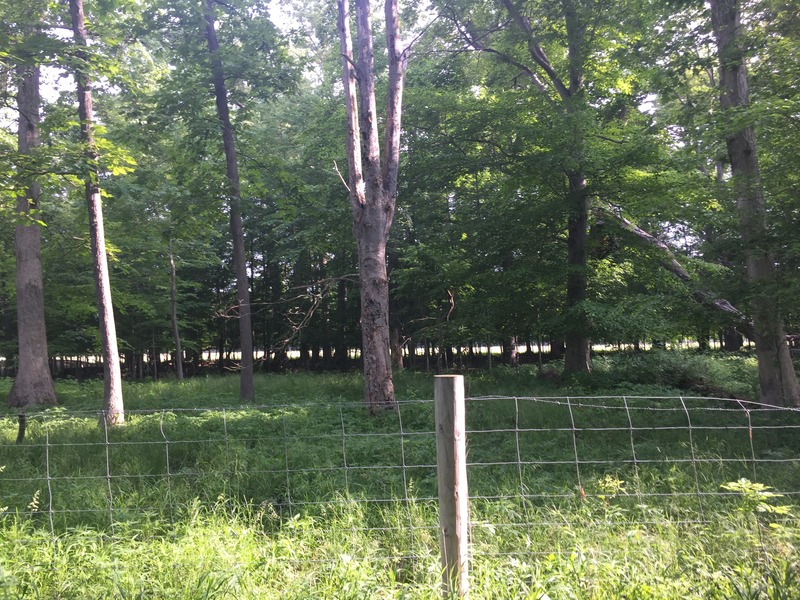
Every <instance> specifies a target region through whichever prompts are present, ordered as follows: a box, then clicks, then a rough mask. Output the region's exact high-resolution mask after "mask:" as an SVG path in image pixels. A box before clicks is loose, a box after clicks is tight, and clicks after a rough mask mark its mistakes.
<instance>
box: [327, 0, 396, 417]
mask: <svg viewBox="0 0 800 600" xmlns="http://www.w3.org/2000/svg"><path fill="white" fill-rule="evenodd" d="M337 1H338V8H339V23H338V26H339V37H340V41H341V50H342V65H343V71H344V89H345V105H346V112H347V139H346V142H347V155H348V163H349V177H348V181H349V192H350V203H351V206H352V210H353V234H354V235H355V238H356V241H357V245H358V267H359V282H360V287H361V339H362V357H363V362H364V401H365V403H366V404H367V406H369V408H370V411H371V412H373V413H374V412H377V411H378V410H380V409H383V408H394V407H395V406H396V402H395V397H394V382H393V379H392V365H391V356H390V350H389V348H390V336H389V278H388V273H387V268H386V240H387V238H388V235H389V230H390V228H391V225H392V221H393V219H394V213H395V201H396V196H397V172H398V166H399V154H400V117H401V112H402V98H403V77H404V73H405V68H406V61H407V57H406V52H405V51H400V49H399V39H398V38H399V25H398V13H397V0H386V3H385V5H384V9H385V10H384V14H385V19H386V46H387V50H388V59H389V82H388V93H387V108H386V131H385V144H384V148H383V152H384V157H383V161H381V148H380V142H379V139H378V138H379V135H378V117H377V109H376V103H375V69H374V63H373V55H374V51H373V43H372V29H371V24H370V6H369V0H356V27H357V39H358V59H357V61H356V60H354V57H353V43H352V39H351V36H350V10H349V3H348V1H347V0H337ZM359 95H360V101H359V98H358V96H359ZM362 144H363V146H362Z"/></svg>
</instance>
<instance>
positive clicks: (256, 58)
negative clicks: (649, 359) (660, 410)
mask: <svg viewBox="0 0 800 600" xmlns="http://www.w3.org/2000/svg"><path fill="white" fill-rule="evenodd" d="M0 16H2V19H0V31H1V32H2V33H1V34H0V85H2V87H1V88H0V95H1V97H2V107H0V123H1V124H2V127H0V213H2V219H0V228H2V235H1V236H0V356H2V359H0V368H2V374H3V375H7V376H16V379H15V384H14V387H13V388H12V389H11V391H10V394H9V404H10V405H12V406H22V407H24V406H26V405H30V404H35V403H45V404H47V403H53V402H55V393H54V392H52V389H53V385H52V382H51V381H50V377H51V375H50V373H51V372H52V373H54V374H56V375H58V376H66V377H74V378H78V379H83V378H88V377H94V376H98V375H104V380H105V383H106V385H105V391H104V393H105V400H106V402H105V407H106V410H107V411H109V413H108V417H107V418H109V419H110V421H111V422H113V421H114V419H115V417H114V416H113V413H114V411H115V410H119V409H121V402H122V398H121V388H120V387H119V381H120V379H121V378H128V379H141V378H146V377H151V378H158V377H163V376H169V377H177V378H183V377H184V376H191V375H195V374H209V373H214V372H220V373H227V372H241V387H240V396H241V398H242V399H252V398H253V389H252V386H253V383H252V381H253V372H254V371H256V372H258V371H264V372H267V371H286V370H298V369H303V370H325V371H331V370H337V369H342V370H348V369H354V368H359V367H360V366H361V365H363V368H364V372H365V380H366V388H365V398H366V400H367V402H368V403H370V405H371V406H372V407H375V406H381V405H391V404H392V403H393V402H394V397H393V388H392V382H391V377H392V369H394V370H398V369H403V368H411V369H414V368H417V369H422V368H427V369H437V370H443V369H451V368H456V367H458V368H466V367H470V368H472V367H476V368H477V367H486V366H491V365H492V363H493V362H496V363H501V362H502V363H505V364H509V365H512V366H513V365H515V364H518V363H519V362H520V361H530V362H538V363H539V364H541V363H542V362H545V361H546V362H548V363H550V364H552V365H556V367H555V369H556V370H557V371H558V372H559V373H560V372H562V371H563V372H565V373H566V374H570V373H582V372H588V371H591V369H592V360H593V352H594V350H593V348H596V347H598V345H604V346H606V347H614V348H620V349H621V348H625V349H629V350H631V351H636V350H640V349H642V348H645V347H650V346H651V345H652V346H659V345H663V344H665V343H668V342H677V341H681V342H686V343H690V344H691V345H693V346H696V347H697V348H698V349H699V350H700V351H703V350H705V349H708V348H710V347H712V346H714V347H719V346H722V347H723V348H724V349H725V350H727V351H740V350H743V349H745V350H747V351H748V352H752V353H753V354H754V355H755V356H756V357H757V359H758V371H759V374H758V376H759V386H760V393H759V396H760V398H759V399H760V400H761V401H763V402H766V403H769V404H773V405H784V406H792V405H798V404H800V388H799V387H798V384H797V378H796V374H795V369H794V366H793V361H792V355H791V351H792V348H791V346H792V345H794V346H797V341H798V337H797V334H798V333H800V304H799V303H798V298H800V277H798V273H800V248H799V247H798V243H799V242H798V236H797V231H798V230H800V162H798V161H800V153H798V152H797V148H798V147H800V7H799V6H798V5H797V4H795V3H791V2H782V1H780V0H742V1H738V0H710V1H709V2H696V1H693V0H683V1H665V0H622V1H620V2H607V1H603V0H553V1H551V0H431V1H430V2H419V1H413V2H407V3H401V5H400V6H399V7H398V5H397V2H396V1H393V0H387V2H386V5H385V7H378V6H376V7H370V3H369V2H367V1H365V0H357V1H356V2H355V3H354V8H352V9H351V7H350V6H349V5H348V3H347V2H346V1H344V0H340V1H339V2H338V5H337V4H334V3H331V2H326V1H324V0H307V1H304V2H281V3H277V2H276V3H273V4H272V5H270V4H268V3H267V2H265V1H263V0H225V1H222V0H205V1H204V2H201V1H198V0H170V1H169V2H166V1H164V0H87V1H86V3H85V5H84V3H83V0H70V1H69V2H56V3H50V2H43V1H40V0H19V1H17V2H5V3H3V4H2V6H0ZM87 206H88V210H87ZM491 348H499V349H501V351H498V352H496V353H495V354H493V353H492V352H491V351H487V349H491ZM115 402H118V403H119V407H118V408H114V406H115Z"/></svg>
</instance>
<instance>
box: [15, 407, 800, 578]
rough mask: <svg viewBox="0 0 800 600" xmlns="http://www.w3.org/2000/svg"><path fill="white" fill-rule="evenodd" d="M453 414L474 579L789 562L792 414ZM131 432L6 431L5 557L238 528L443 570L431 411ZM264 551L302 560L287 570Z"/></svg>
mask: <svg viewBox="0 0 800 600" xmlns="http://www.w3.org/2000/svg"><path fill="white" fill-rule="evenodd" d="M466 414H467V461H468V477H469V490H470V491H469V498H470V513H471V517H470V519H471V520H470V524H471V529H470V553H471V556H472V560H473V561H474V562H476V563H478V565H480V563H481V561H485V562H486V564H498V561H499V562H500V563H505V564H510V565H513V566H515V568H516V569H517V571H518V572H523V571H524V569H523V568H522V567H520V566H519V565H539V566H537V567H536V568H537V569H539V570H540V571H541V569H542V568H544V567H541V565H545V566H546V565H547V564H551V563H554V562H557V561H559V560H562V559H563V560H569V561H572V563H574V562H575V561H576V560H578V561H580V560H582V559H581V557H582V556H585V555H589V554H591V553H595V555H597V556H601V557H605V558H604V559H603V560H606V559H607V560H613V559H614V558H615V557H619V556H625V557H630V556H636V555H637V553H638V554H639V555H641V552H642V550H641V548H642V547H643V546H648V547H650V548H652V547H655V546H657V545H658V544H659V543H660V540H663V539H664V538H674V539H678V540H681V539H682V540H683V542H682V543H685V544H694V543H703V544H705V545H706V546H708V547H709V548H711V549H712V550H713V549H714V546H715V544H717V542H718V541H719V539H721V538H719V539H717V540H716V541H715V536H722V537H724V536H726V535H728V536H729V537H730V539H727V538H726V539H727V541H726V542H725V544H724V546H725V550H724V552H722V550H720V551H721V552H722V554H721V556H724V557H727V558H720V559H719V560H731V561H735V560H746V559H747V558H746V557H747V556H748V555H751V556H756V555H757V557H760V558H758V560H767V561H769V560H771V557H775V556H778V555H780V554H781V553H782V552H784V553H785V552H788V550H786V548H794V547H795V546H794V545H796V542H797V536H798V533H797V532H798V529H799V528H800V524H798V514H800V511H798V508H797V505H798V504H800V411H798V410H795V409H786V408H776V407H767V406H761V405H757V404H753V403H748V402H744V401H739V400H726V399H708V398H681V397H663V398H655V397H626V396H613V397H560V398H542V397H500V396H498V397H473V398H468V399H467V409H466ZM126 416H127V424H126V425H125V426H124V427H120V428H116V429H106V428H104V427H103V426H102V420H100V422H101V425H100V426H98V414H96V413H80V412H71V411H66V410H61V409H56V410H48V411H46V412H40V413H37V414H31V415H29V416H28V424H27V432H26V436H25V439H24V441H23V443H21V444H15V443H13V441H14V439H15V438H16V435H17V422H16V420H15V419H13V418H12V417H7V418H6V419H4V420H3V422H2V428H1V429H0V431H2V440H3V443H2V446H0V466H5V470H4V471H3V472H2V473H0V482H2V483H1V484H0V485H2V487H0V505H2V506H7V508H6V510H5V513H4V515H5V516H4V517H3V521H2V526H1V527H0V529H3V530H4V531H6V535H7V531H8V530H9V529H11V528H20V527H21V528H23V529H25V528H27V529H26V531H28V534H27V535H22V536H17V537H15V538H14V540H15V544H18V545H19V546H18V547H19V548H20V549H21V548H22V547H23V546H24V545H25V544H31V545H35V546H36V547H37V552H38V554H37V555H36V556H37V558H36V559H35V560H38V561H39V562H38V563H37V562H34V563H33V564H31V568H32V569H44V570H49V571H51V572H52V578H53V579H54V580H63V579H66V578H68V577H69V576H70V573H69V570H70V566H69V564H68V563H66V562H64V561H62V560H59V554H60V553H62V552H65V551H66V549H65V544H66V543H67V542H66V540H68V539H71V538H70V535H71V534H74V533H75V532H76V531H80V532H84V534H85V535H94V536H96V537H97V539H99V540H101V541H102V544H103V545H104V547H106V548H107V549H108V551H109V552H110V553H111V555H112V556H113V552H114V547H115V545H117V544H124V543H128V542H129V541H130V540H131V538H132V537H133V538H136V539H140V540H142V539H147V540H165V541H167V542H169V541H170V540H175V539H177V538H178V537H180V536H184V535H186V533H187V531H190V530H191V528H192V527H193V524H196V523H198V522H199V521H198V520H201V519H204V518H206V519H207V518H210V516H209V515H211V516H213V518H214V519H217V520H218V521H220V522H223V523H225V522H227V523H229V524H233V523H236V522H237V521H240V520H242V519H245V520H247V521H248V522H249V523H251V524H253V525H254V526H255V527H256V528H257V529H258V530H259V532H260V534H261V535H262V536H263V537H262V538H261V539H262V540H263V542H264V544H265V545H269V544H270V543H273V542H274V544H273V547H272V549H271V550H270V552H271V554H270V555H269V560H270V561H272V562H270V564H273V565H274V564H277V563H283V564H284V566H286V565H288V568H297V565H299V564H304V565H307V564H310V563H317V564H331V563H340V562H341V561H342V560H344V559H343V557H345V558H346V560H352V561H371V562H373V563H374V562H379V563H383V564H385V565H386V566H387V568H388V569H391V570H392V571H393V572H396V573H400V574H401V575H398V576H399V577H407V578H412V577H414V573H415V572H418V571H425V572H434V571H436V570H437V569H438V568H439V566H438V565H439V563H438V535H439V531H438V528H439V524H438V517H437V506H436V505H437V472H436V431H435V428H434V404H433V401H432V400H414V401H401V402H400V403H399V405H398V409H397V410H396V411H394V412H387V413H385V414H381V415H378V416H376V417H371V416H369V415H368V413H367V411H366V410H365V409H364V407H363V406H362V405H361V404H360V403H348V402H317V403H302V404H287V405H264V406H246V407H242V408H237V409H231V408H221V409H216V410H209V409H198V410H185V409H182V410H179V409H164V410H159V411H146V412H137V411H128V412H127V415H126ZM764 486H769V488H766V487H764ZM720 523H726V524H727V525H724V526H722V527H721V528H720V529H714V528H715V527H718V526H719V525H720ZM738 523H744V524H745V525H747V527H745V528H738V525H737V524H738ZM764 531H769V532H771V533H769V535H772V536H773V537H772V538H770V539H767V538H766V537H765V536H764V535H763V534H764ZM708 532H716V533H708ZM772 532H778V533H772ZM230 535H231V536H235V535H237V534H236V530H235V529H234V528H230ZM704 535H705V536H706V538H703V536H704ZM701 538H703V539H701ZM277 539H280V540H289V542H286V543H290V542H291V540H292V539H302V540H303V543H302V544H299V545H298V546H295V547H293V548H290V549H288V550H286V551H282V550H281V548H278V547H277V542H275V540H277ZM331 539H335V540H336V541H337V543H336V544H335V545H333V546H331V545H329V544H328V542H329V541H330V540H331ZM754 540H755V541H754ZM281 543H284V542H281ZM43 547H44V548H46V550H47V551H46V552H43V551H42V548H43ZM632 547H633V548H639V549H638V550H636V549H634V550H633V551H632V550H631V548H632ZM19 551H22V550H19ZM671 551H672V550H668V549H665V550H664V552H671ZM576 557H577V558H576ZM737 557H738V558H737ZM264 560H267V559H264ZM492 561H494V562H492ZM572 563H571V564H572ZM292 565H294V567H292ZM1 568H2V563H1V562H0V569H1ZM478 570H480V569H478ZM545 570H546V569H545ZM537 572H539V571H537ZM403 573H404V575H402V574H403Z"/></svg>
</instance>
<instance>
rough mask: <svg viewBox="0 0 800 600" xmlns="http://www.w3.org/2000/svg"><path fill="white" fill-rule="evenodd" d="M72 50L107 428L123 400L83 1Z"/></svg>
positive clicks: (78, 3) (120, 417)
mask: <svg viewBox="0 0 800 600" xmlns="http://www.w3.org/2000/svg"><path fill="white" fill-rule="evenodd" d="M69 11H70V16H71V19H72V32H73V37H74V40H75V44H76V46H77V48H76V50H75V57H74V60H75V69H74V70H75V80H76V82H77V87H78V116H79V118H80V128H81V140H82V141H83V144H84V146H85V157H84V164H83V173H82V174H83V177H84V178H85V182H86V183H85V185H86V203H87V205H88V209H89V234H90V239H91V250H92V262H93V265H94V280H95V290H96V293H97V312H98V317H99V323H100V344H101V349H102V354H103V417H102V418H103V420H104V421H105V423H106V424H107V425H122V424H124V423H125V408H124V404H123V398H122V375H121V372H120V364H119V350H118V348H117V329H116V324H115V322H114V306H113V303H112V299H111V282H110V279H109V274H108V256H107V254H106V240H105V227H104V224H103V203H102V197H101V194H100V172H99V165H98V160H99V154H98V150H97V144H96V141H95V135H94V110H93V107H92V82H91V78H90V77H89V73H88V71H89V53H88V41H87V35H86V23H85V19H84V13H83V0H69Z"/></svg>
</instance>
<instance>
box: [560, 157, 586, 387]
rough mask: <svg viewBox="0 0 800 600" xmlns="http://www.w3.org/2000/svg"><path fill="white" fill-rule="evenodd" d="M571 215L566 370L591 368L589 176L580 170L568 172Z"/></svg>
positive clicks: (569, 225) (569, 222)
mask: <svg viewBox="0 0 800 600" xmlns="http://www.w3.org/2000/svg"><path fill="white" fill-rule="evenodd" d="M568 205H569V206H568V210H569V216H568V219H567V318H568V320H569V322H568V324H567V326H566V330H565V332H564V342H565V343H566V352H565V355H564V372H565V373H579V372H587V371H591V370H592V363H591V355H590V351H591V344H590V342H589V337H588V335H587V334H588V331H589V322H588V320H587V318H586V313H585V311H584V308H583V302H584V301H585V300H586V290H587V273H586V270H587V266H586V246H587V241H588V236H589V233H588V223H589V219H588V197H587V192H586V178H585V177H584V176H583V174H581V173H572V174H570V175H569V195H568Z"/></svg>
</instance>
